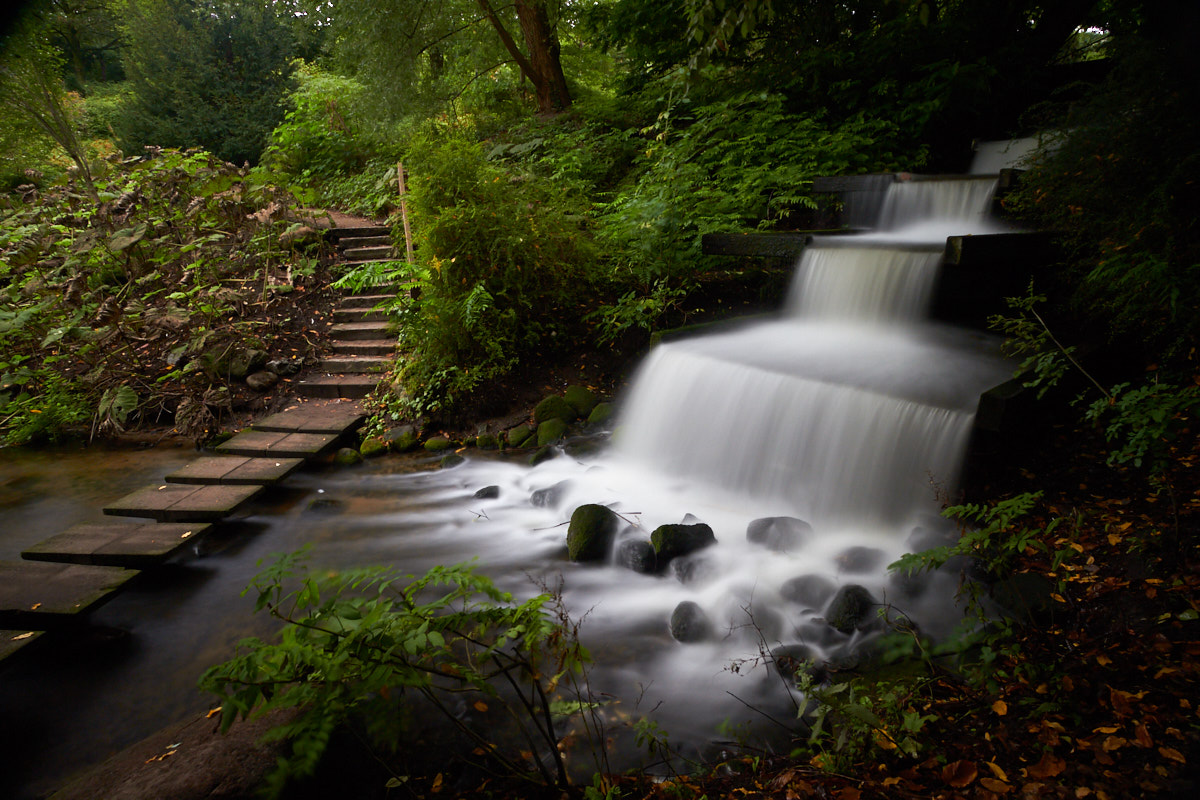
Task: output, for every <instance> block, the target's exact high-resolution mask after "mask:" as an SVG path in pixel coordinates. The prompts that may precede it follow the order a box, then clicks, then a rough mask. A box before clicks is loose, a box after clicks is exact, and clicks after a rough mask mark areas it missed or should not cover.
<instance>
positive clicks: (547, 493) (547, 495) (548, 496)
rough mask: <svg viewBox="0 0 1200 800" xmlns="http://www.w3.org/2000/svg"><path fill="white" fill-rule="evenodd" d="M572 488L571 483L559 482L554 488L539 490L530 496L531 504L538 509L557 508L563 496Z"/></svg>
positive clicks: (548, 487)
mask: <svg viewBox="0 0 1200 800" xmlns="http://www.w3.org/2000/svg"><path fill="white" fill-rule="evenodd" d="M570 487H571V482H570V481H559V482H558V483H556V484H554V485H553V486H547V487H546V488H544V489H538V490H536V491H535V492H534V493H533V494H531V495H529V504H530V505H532V506H537V507H538V508H557V507H558V504H559V503H561V502H562V497H563V494H565V493H566V491H567V489H569V488H570Z"/></svg>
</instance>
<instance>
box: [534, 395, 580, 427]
mask: <svg viewBox="0 0 1200 800" xmlns="http://www.w3.org/2000/svg"><path fill="white" fill-rule="evenodd" d="M578 416H579V415H578V414H577V413H576V412H575V409H574V408H572V407H571V404H570V403H568V402H567V401H566V400H564V399H563V398H562V397H561V396H560V395H557V394H552V395H550V396H549V397H547V398H545V399H544V400H542V402H540V403H538V404H537V406H536V407H535V408H534V409H533V424H535V425H541V424H542V423H543V422H545V421H546V420H548V419H561V420H562V421H563V422H574V421H575V418H576V417H578Z"/></svg>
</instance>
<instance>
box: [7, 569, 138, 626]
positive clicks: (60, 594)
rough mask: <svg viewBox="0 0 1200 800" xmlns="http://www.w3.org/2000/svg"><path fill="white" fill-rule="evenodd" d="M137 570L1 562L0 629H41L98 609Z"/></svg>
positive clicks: (135, 574) (134, 574)
mask: <svg viewBox="0 0 1200 800" xmlns="http://www.w3.org/2000/svg"><path fill="white" fill-rule="evenodd" d="M137 574H138V571H137V570H136V569H122V568H120V567H92V566H83V565H81V564H51V563H47V562H41V561H0V628H4V629H20V630H36V631H44V630H47V629H48V628H52V627H54V626H55V625H61V624H63V623H65V622H69V621H71V620H72V619H77V618H78V617H79V615H81V614H84V613H86V612H88V611H91V610H92V609H94V608H97V607H98V606H100V605H101V604H103V603H104V602H106V601H107V600H109V599H110V598H111V597H112V596H113V595H114V594H115V593H116V591H117V590H118V589H120V588H121V587H122V586H124V585H125V584H126V583H127V582H128V581H130V580H131V579H132V578H134V577H135V576H137Z"/></svg>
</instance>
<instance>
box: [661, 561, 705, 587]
mask: <svg viewBox="0 0 1200 800" xmlns="http://www.w3.org/2000/svg"><path fill="white" fill-rule="evenodd" d="M658 563H660V564H661V563H663V562H662V560H661V557H660V558H659V561H658ZM714 572H716V569H715V568H714V567H713V564H712V562H711V561H709V560H708V559H705V558H676V559H674V560H673V561H671V574H673V575H674V576H675V579H676V580H678V581H679V582H680V583H682V584H684V585H685V586H690V585H693V584H697V583H703V582H704V581H705V580H707V579H708V578H709V577H711V576H712V575H713V573H714Z"/></svg>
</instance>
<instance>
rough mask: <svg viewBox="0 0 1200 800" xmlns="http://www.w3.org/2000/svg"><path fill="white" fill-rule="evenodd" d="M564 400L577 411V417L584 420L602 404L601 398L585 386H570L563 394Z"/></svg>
mask: <svg viewBox="0 0 1200 800" xmlns="http://www.w3.org/2000/svg"><path fill="white" fill-rule="evenodd" d="M563 399H564V400H566V401H567V405H569V406H570V407H571V408H573V409H575V413H576V415H577V416H579V417H582V418H584V419H586V418H587V416H588V415H589V414H591V413H592V411H593V409H595V408H596V406H597V405H598V404H599V403H600V398H599V397H597V396H596V393H595V392H593V391H592V390H591V389H588V388H586V387H584V386H568V387H567V389H566V391H565V392H563Z"/></svg>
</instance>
